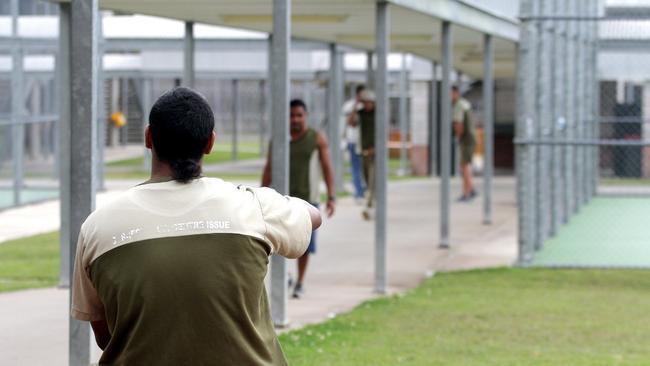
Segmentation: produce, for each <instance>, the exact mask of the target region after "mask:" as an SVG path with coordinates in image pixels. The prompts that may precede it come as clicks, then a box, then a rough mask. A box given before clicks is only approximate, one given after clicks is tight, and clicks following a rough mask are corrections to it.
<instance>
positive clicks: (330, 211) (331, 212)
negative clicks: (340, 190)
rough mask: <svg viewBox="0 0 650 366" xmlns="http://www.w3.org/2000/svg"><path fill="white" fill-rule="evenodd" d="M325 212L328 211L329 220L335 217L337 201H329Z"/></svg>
mask: <svg viewBox="0 0 650 366" xmlns="http://www.w3.org/2000/svg"><path fill="white" fill-rule="evenodd" d="M325 210H326V211H327V217H328V218H329V217H332V216H334V211H336V201H335V200H333V199H328V200H327V208H326V209H325Z"/></svg>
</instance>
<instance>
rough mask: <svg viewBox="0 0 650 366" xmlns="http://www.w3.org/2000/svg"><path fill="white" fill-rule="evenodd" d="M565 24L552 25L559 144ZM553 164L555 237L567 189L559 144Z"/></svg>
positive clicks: (557, 0) (555, 130) (555, 135)
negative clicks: (563, 197) (564, 192)
mask: <svg viewBox="0 0 650 366" xmlns="http://www.w3.org/2000/svg"><path fill="white" fill-rule="evenodd" d="M561 4H562V0H555V1H554V3H553V12H552V14H553V15H555V16H560V15H562V12H561V11H560V5H561ZM565 24H566V22H564V21H561V20H560V21H554V22H553V23H552V25H553V28H554V36H553V52H552V58H553V62H552V65H553V119H552V120H551V133H552V139H553V142H555V143H557V142H558V140H559V139H560V138H561V136H562V128H563V126H564V110H563V104H562V101H563V99H564V98H563V91H564V84H563V81H564V80H563V77H564V60H563V59H562V56H563V43H562V38H563V34H564V31H565V29H566V28H565ZM551 149H552V157H551V159H552V163H551V167H552V169H553V171H552V177H553V179H551V185H552V187H553V188H552V189H551V191H552V192H553V195H552V197H551V212H552V216H551V228H550V233H551V236H554V235H555V234H557V231H558V230H559V227H560V225H561V222H562V216H563V215H562V212H563V210H562V209H561V207H562V196H563V189H565V186H564V182H563V176H562V164H561V161H562V146H561V145H559V144H557V145H552V146H551Z"/></svg>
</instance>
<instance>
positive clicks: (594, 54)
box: [591, 2, 600, 195]
mask: <svg viewBox="0 0 650 366" xmlns="http://www.w3.org/2000/svg"><path fill="white" fill-rule="evenodd" d="M591 7H592V8H591V13H592V14H593V16H598V11H599V9H598V7H599V4H598V3H597V2H592V3H591ZM591 75H592V77H593V79H592V83H591V87H592V88H593V89H592V91H593V97H592V98H591V102H592V105H591V120H592V123H593V125H592V130H593V138H594V139H596V140H599V139H600V119H599V118H600V80H599V77H598V22H592V24H591ZM599 158H600V148H599V147H598V146H594V147H593V151H592V159H593V161H592V163H591V167H592V169H593V171H592V173H591V174H592V175H591V179H592V181H591V185H592V195H596V194H597V193H598V180H599V178H600V165H599V163H600V161H599V160H600V159H599Z"/></svg>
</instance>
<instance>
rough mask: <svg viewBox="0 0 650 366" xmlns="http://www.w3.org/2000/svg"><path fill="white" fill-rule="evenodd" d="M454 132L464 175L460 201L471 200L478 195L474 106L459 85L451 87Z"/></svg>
mask: <svg viewBox="0 0 650 366" xmlns="http://www.w3.org/2000/svg"><path fill="white" fill-rule="evenodd" d="M451 101H452V103H453V122H454V134H455V135H456V139H457V141H458V146H459V148H460V172H461V174H462V176H463V195H462V196H461V197H460V198H459V199H458V201H459V202H468V201H471V200H472V199H473V198H474V197H476V196H477V192H476V190H475V189H474V183H473V181H472V156H473V155H474V149H475V148H476V128H475V126H474V121H473V119H472V114H471V113H472V106H471V104H469V102H468V101H467V100H466V99H465V98H463V97H461V95H460V90H459V89H458V87H457V86H455V85H454V86H453V87H452V88H451Z"/></svg>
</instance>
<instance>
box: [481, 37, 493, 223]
mask: <svg viewBox="0 0 650 366" xmlns="http://www.w3.org/2000/svg"><path fill="white" fill-rule="evenodd" d="M483 136H484V138H483V140H484V145H483V148H484V150H483V166H484V168H483V191H484V193H483V223H484V224H486V225H490V224H492V175H493V174H494V161H493V160H494V159H493V157H494V45H493V41H492V36H491V35H489V34H485V35H484V36H483Z"/></svg>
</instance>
